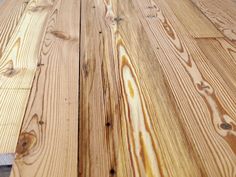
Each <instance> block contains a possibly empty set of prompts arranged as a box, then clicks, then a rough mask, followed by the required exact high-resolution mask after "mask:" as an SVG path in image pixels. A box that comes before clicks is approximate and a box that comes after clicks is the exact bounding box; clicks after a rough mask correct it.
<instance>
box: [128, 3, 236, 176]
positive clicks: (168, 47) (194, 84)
mask: <svg viewBox="0 0 236 177" xmlns="http://www.w3.org/2000/svg"><path fill="white" fill-rule="evenodd" d="M132 2H133V7H135V8H134V9H135V10H136V11H137V14H138V16H139V19H140V21H141V22H142V23H143V26H144V28H145V31H146V32H147V34H148V35H149V40H150V41H151V43H152V48H153V49H154V50H155V51H156V54H157V56H158V59H159V62H160V64H161V66H162V68H163V70H164V71H165V75H166V77H167V78H169V79H167V82H168V84H169V85H170V88H171V89H170V91H171V92H172V94H173V96H174V98H175V102H176V103H177V106H178V110H179V111H180V113H181V118H182V120H183V122H182V124H183V127H185V128H184V129H185V132H186V136H187V137H188V138H189V139H190V140H191V142H192V143H193V145H194V148H195V149H194V151H195V153H197V154H198V156H197V157H199V158H200V162H201V163H202V164H203V166H199V169H201V171H202V172H203V173H204V174H205V175H206V176H234V169H235V162H236V161H235V158H236V157H235V135H234V134H235V130H234V128H233V127H234V126H235V109H234V107H235V94H234V92H233V91H232V90H230V88H228V87H225V84H224V80H223V79H222V76H220V75H219V74H217V72H214V70H213V69H214V68H210V66H208V65H206V63H205V62H204V61H205V60H206V58H205V55H204V54H203V53H202V52H201V50H200V49H199V48H198V46H197V44H196V42H195V41H194V39H192V38H191V36H190V35H189V34H188V33H187V32H186V31H185V28H184V27H183V26H182V25H181V23H180V22H179V21H178V19H177V18H176V17H175V15H174V14H173V11H172V10H171V9H170V8H168V6H165V4H162V3H160V1H158V0H156V1H151V2H150V1H145V0H142V1H132ZM151 6H152V7H153V8H154V9H156V10H153V11H151V12H150V10H149V7H151ZM125 12H127V11H125ZM153 14H154V15H153ZM153 16H155V17H154V18H153ZM158 48H161V49H162V51H163V53H164V55H161V54H160V53H159V52H158V51H159V50H158ZM164 56H166V58H167V59H165V57H164ZM211 70H213V71H211ZM215 74H216V75H215ZM170 78H171V79H170ZM234 90H235V89H234ZM225 125H226V126H225ZM228 125H229V126H228ZM193 127H194V128H193ZM222 127H223V128H222ZM226 127H227V128H226ZM228 127H229V128H228ZM221 147H223V149H224V151H222V150H221ZM222 153H223V154H224V155H223V156H221V155H219V154H222ZM215 159H220V160H219V161H215ZM226 161H229V162H230V163H228V164H227V165H226ZM219 167H220V168H219ZM193 174H194V173H193ZM156 176H158V175H156Z"/></svg>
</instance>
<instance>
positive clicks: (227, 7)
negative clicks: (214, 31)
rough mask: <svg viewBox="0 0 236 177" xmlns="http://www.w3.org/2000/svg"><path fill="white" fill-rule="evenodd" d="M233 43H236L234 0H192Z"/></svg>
mask: <svg viewBox="0 0 236 177" xmlns="http://www.w3.org/2000/svg"><path fill="white" fill-rule="evenodd" d="M191 1H192V2H193V3H195V5H196V6H197V7H198V8H199V9H200V10H201V11H202V12H203V13H204V14H205V15H206V16H207V17H208V18H209V19H210V20H211V21H212V23H214V24H215V26H216V27H217V28H218V29H219V30H220V31H221V32H222V33H223V34H224V35H225V36H226V37H227V38H229V39H230V40H231V41H233V42H235V41H236V11H235V8H236V3H235V2H233V1H232V0H224V1H221V0H215V1H211V0H191Z"/></svg>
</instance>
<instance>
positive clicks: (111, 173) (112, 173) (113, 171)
mask: <svg viewBox="0 0 236 177" xmlns="http://www.w3.org/2000/svg"><path fill="white" fill-rule="evenodd" d="M115 174H116V171H115V170H114V169H113V168H112V169H111V170H110V175H111V176H114V175H115Z"/></svg>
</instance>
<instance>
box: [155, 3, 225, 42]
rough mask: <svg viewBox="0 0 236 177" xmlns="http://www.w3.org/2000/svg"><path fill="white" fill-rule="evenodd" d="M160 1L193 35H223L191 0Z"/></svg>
mask: <svg viewBox="0 0 236 177" xmlns="http://www.w3.org/2000/svg"><path fill="white" fill-rule="evenodd" d="M160 2H161V3H163V4H165V3H166V4H168V6H169V7H170V8H171V10H172V11H173V13H174V14H175V15H176V17H177V18H178V19H179V21H180V22H181V23H182V24H183V26H184V27H185V28H186V29H187V30H188V32H189V33H190V34H191V35H192V36H193V37H195V38H206V37H223V35H222V34H221V33H220V32H219V31H218V29H217V28H216V27H215V26H214V25H213V24H212V22H211V21H210V20H209V19H207V17H206V16H205V15H204V14H203V13H202V12H201V11H200V10H199V9H198V8H196V6H195V4H194V3H192V2H191V0H181V1H173V0H161V1H160Z"/></svg>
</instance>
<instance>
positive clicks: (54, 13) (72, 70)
mask: <svg viewBox="0 0 236 177" xmlns="http://www.w3.org/2000/svg"><path fill="white" fill-rule="evenodd" d="M52 5H53V8H52V9H51V10H50V15H49V17H48V20H47V23H45V27H46V34H45V36H44V37H43V38H42V39H43V41H42V45H41V46H42V47H41V50H40V52H39V56H40V60H39V62H38V67H37V72H36V76H35V79H34V82H33V87H32V91H31V94H30V98H29V102H28V105H27V108H26V114H25V118H24V122H23V126H22V129H21V134H20V137H19V141H18V146H17V149H16V160H15V163H14V165H13V171H12V173H11V177H13V176H14V177H26V176H35V177H47V176H48V177H49V176H50V177H66V176H68V177H77V176H78V174H77V173H78V172H77V167H78V105H79V104H78V87H79V84H78V82H79V50H78V49H79V23H80V20H79V17H80V15H79V13H80V12H79V9H80V1H77V0H68V1H63V0H57V1H54V3H53V4H52ZM68 12H69V13H68Z"/></svg>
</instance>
